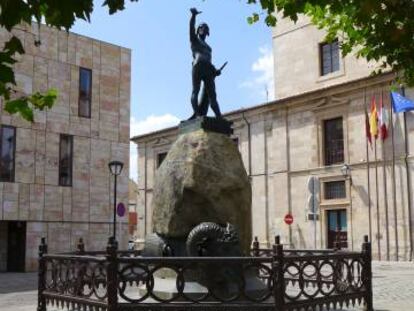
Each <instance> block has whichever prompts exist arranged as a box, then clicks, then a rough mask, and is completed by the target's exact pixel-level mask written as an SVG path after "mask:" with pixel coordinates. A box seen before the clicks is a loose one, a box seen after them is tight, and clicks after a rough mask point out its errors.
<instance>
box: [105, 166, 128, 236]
mask: <svg viewBox="0 0 414 311" xmlns="http://www.w3.org/2000/svg"><path fill="white" fill-rule="evenodd" d="M108 167H109V171H110V172H111V174H112V175H114V177H115V180H114V235H113V237H114V240H116V178H117V176H118V175H119V174H121V172H122V168H123V167H124V163H122V162H120V161H111V162H109V163H108Z"/></svg>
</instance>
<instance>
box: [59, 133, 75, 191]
mask: <svg viewBox="0 0 414 311" xmlns="http://www.w3.org/2000/svg"><path fill="white" fill-rule="evenodd" d="M72 144H73V139H72V136H69V135H60V156H59V185H61V186H71V185H72V161H73V160H72V158H73V155H72V150H73V146H72Z"/></svg>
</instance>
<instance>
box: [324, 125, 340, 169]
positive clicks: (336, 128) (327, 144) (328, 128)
mask: <svg viewBox="0 0 414 311" xmlns="http://www.w3.org/2000/svg"><path fill="white" fill-rule="evenodd" d="M324 148H325V150H324V158H325V161H324V163H325V165H332V164H337V163H343V162H344V132H343V127H342V117H339V118H335V119H331V120H325V121H324Z"/></svg>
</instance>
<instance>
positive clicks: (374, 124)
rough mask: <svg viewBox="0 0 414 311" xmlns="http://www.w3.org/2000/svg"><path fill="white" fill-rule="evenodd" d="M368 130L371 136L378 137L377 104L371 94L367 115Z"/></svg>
mask: <svg viewBox="0 0 414 311" xmlns="http://www.w3.org/2000/svg"><path fill="white" fill-rule="evenodd" d="M369 130H370V132H371V137H375V139H377V138H378V113H377V105H376V103H375V96H372V99H371V113H370V115H369Z"/></svg>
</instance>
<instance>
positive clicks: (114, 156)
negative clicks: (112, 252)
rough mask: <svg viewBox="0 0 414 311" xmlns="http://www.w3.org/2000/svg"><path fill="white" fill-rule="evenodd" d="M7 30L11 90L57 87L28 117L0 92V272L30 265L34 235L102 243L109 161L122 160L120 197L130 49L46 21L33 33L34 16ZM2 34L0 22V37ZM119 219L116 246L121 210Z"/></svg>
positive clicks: (124, 189) (124, 179) (107, 226)
mask: <svg viewBox="0 0 414 311" xmlns="http://www.w3.org/2000/svg"><path fill="white" fill-rule="evenodd" d="M13 34H14V35H16V36H17V37H19V38H20V40H21V41H22V42H23V44H24V49H25V51H26V53H25V54H24V55H23V56H21V57H20V58H19V62H18V63H17V64H16V65H15V67H14V68H15V73H16V80H17V83H18V88H19V90H20V91H21V92H22V93H21V94H25V93H26V94H29V93H32V92H35V91H46V90H47V89H49V88H56V89H58V91H59V97H58V100H57V103H56V104H55V106H54V107H53V108H52V109H50V110H48V111H45V112H36V113H35V121H34V123H29V122H27V121H24V120H22V119H21V118H20V117H18V116H12V115H9V114H8V113H6V112H5V111H3V107H2V105H3V102H1V101H0V126H1V128H0V138H1V142H0V151H1V167H0V210H1V213H0V271H24V270H26V271H30V270H35V269H36V267H37V252H38V244H39V242H40V238H41V237H43V236H44V237H46V238H47V243H48V245H49V251H50V252H62V251H69V250H74V249H75V247H76V244H77V243H78V240H79V238H83V239H84V241H85V244H86V248H87V249H94V250H96V249H103V248H104V247H105V245H106V243H107V238H108V237H109V236H110V235H111V234H112V211H113V203H112V202H113V197H112V196H113V177H112V176H111V175H110V172H109V170H108V162H110V161H111V160H119V161H122V162H123V163H124V169H123V172H122V174H121V176H119V177H118V202H124V203H125V205H126V204H127V200H128V172H129V170H128V166H129V118H130V79H131V78H130V75H131V74H130V72H131V68H130V65H131V51H130V50H129V49H126V48H123V47H119V46H115V45H112V44H109V43H105V42H101V41H98V40H94V39H91V38H87V37H84V36H80V35H77V34H73V33H66V32H64V31H58V30H56V29H51V28H48V27H46V26H41V27H40V36H39V34H38V26H37V25H33V26H32V27H30V26H27V27H25V26H22V27H21V28H19V29H15V30H14V31H13ZM9 37H10V34H9V33H8V32H7V31H5V30H0V45H2V44H3V43H4V42H5V41H6V40H7V39H8V38H9ZM39 37H40V39H41V45H40V46H35V44H34V41H35V39H37V38H39ZM120 221H121V223H122V224H121V226H119V227H120V229H118V230H119V233H118V239H120V244H121V246H122V247H126V242H127V239H128V232H127V230H128V226H127V217H124V218H122V219H121V220H120ZM119 227H118V228H119Z"/></svg>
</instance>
